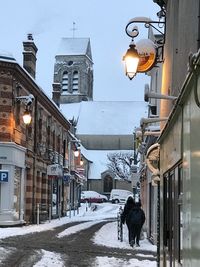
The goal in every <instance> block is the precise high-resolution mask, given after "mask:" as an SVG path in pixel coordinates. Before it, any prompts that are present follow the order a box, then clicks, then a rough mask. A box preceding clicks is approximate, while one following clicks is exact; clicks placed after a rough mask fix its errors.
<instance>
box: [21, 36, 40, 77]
mask: <svg viewBox="0 0 200 267" xmlns="http://www.w3.org/2000/svg"><path fill="white" fill-rule="evenodd" d="M23 46H24V51H23V56H24V57H23V67H24V68H25V69H26V70H27V71H28V73H29V74H30V75H31V76H32V77H33V78H34V79H35V72H36V60H37V58H36V53H37V51H38V49H37V47H36V45H35V43H34V41H33V36H32V34H31V33H29V34H28V35H27V41H25V42H23Z"/></svg>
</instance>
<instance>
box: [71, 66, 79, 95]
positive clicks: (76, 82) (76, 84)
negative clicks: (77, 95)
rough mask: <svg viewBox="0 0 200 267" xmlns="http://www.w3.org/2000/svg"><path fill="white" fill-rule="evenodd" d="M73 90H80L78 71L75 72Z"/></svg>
mask: <svg viewBox="0 0 200 267" xmlns="http://www.w3.org/2000/svg"><path fill="white" fill-rule="evenodd" d="M72 90H73V92H74V91H78V71H74V72H73V84H72Z"/></svg>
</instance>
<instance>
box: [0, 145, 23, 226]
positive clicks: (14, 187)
mask: <svg viewBox="0 0 200 267" xmlns="http://www.w3.org/2000/svg"><path fill="white" fill-rule="evenodd" d="M25 151H26V149H25V148H24V147H22V146H19V145H16V144H15V143H7V142H0V169H1V170H7V171H8V181H5V182H0V225H17V224H23V223H24V222H25V221H24V186H25V185H24V180H25V179H24V176H25V167H26V166H25Z"/></svg>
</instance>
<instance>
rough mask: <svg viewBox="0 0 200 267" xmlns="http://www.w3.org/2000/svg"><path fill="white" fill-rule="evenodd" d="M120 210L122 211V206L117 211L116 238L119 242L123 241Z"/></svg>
mask: <svg viewBox="0 0 200 267" xmlns="http://www.w3.org/2000/svg"><path fill="white" fill-rule="evenodd" d="M122 212H123V210H122V207H120V208H119V212H118V213H117V238H118V240H120V241H121V242H122V241H123V224H122V220H121V214H122Z"/></svg>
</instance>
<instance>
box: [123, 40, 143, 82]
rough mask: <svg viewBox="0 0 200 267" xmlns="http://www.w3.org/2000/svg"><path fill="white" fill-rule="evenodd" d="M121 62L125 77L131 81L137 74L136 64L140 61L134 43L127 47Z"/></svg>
mask: <svg viewBox="0 0 200 267" xmlns="http://www.w3.org/2000/svg"><path fill="white" fill-rule="evenodd" d="M123 60H124V61H125V71H126V75H127V76H128V77H129V79H130V80H132V79H133V78H134V77H135V75H136V73H137V68H138V63H139V60H140V57H139V54H138V51H137V49H136V47H135V44H134V42H132V43H131V44H130V45H129V49H128V50H127V51H126V54H125V56H124V57H123Z"/></svg>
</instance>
